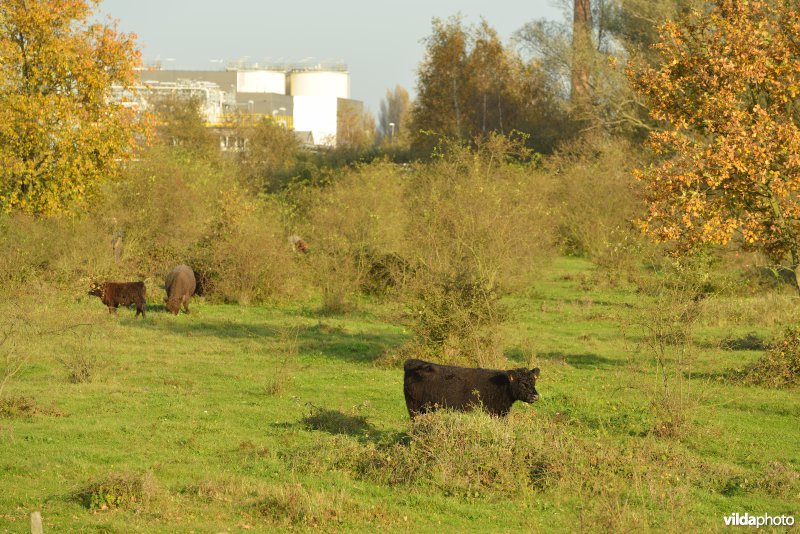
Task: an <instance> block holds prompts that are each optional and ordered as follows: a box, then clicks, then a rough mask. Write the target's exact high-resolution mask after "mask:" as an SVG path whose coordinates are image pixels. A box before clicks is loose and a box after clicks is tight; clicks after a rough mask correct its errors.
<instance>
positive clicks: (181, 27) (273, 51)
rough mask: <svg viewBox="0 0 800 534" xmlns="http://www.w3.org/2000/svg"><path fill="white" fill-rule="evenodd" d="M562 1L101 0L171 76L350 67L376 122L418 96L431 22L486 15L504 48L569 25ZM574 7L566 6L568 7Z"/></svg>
mask: <svg viewBox="0 0 800 534" xmlns="http://www.w3.org/2000/svg"><path fill="white" fill-rule="evenodd" d="M564 3H565V2H564V1H563V0H526V1H522V0H490V1H488V0H405V1H403V2H391V3H390V2H378V1H375V0H372V1H366V0H338V1H320V0H305V1H297V0H284V1H282V2H265V1H264V0H229V1H227V2H226V1H224V0H223V1H220V0H137V1H135V2H133V1H131V0H104V1H103V2H102V3H101V4H100V7H99V9H98V13H99V14H101V15H108V16H110V17H112V18H113V19H115V20H117V21H118V24H119V29H120V30H121V31H124V32H126V33H128V32H133V33H135V34H136V35H137V36H138V39H137V42H138V44H139V47H140V48H141V50H142V55H143V58H144V60H145V62H152V61H155V60H160V61H161V64H162V65H163V66H164V68H168V69H221V68H223V67H224V66H225V65H226V64H227V63H229V62H231V61H237V60H243V61H245V62H247V63H251V64H252V63H259V64H262V65H265V64H275V63H279V64H284V63H285V64H289V65H295V64H304V65H316V64H320V63H322V64H330V63H344V64H346V65H347V67H348V70H349V72H350V97H351V98H353V99H355V100H360V101H362V102H364V104H365V105H366V107H367V108H368V109H370V111H372V113H373V115H374V116H375V118H376V119H377V118H378V110H379V105H380V102H381V101H382V100H383V99H384V97H385V95H386V91H387V90H388V89H393V88H394V87H395V86H396V85H400V86H402V87H404V88H405V89H406V90H408V91H409V93H411V96H412V98H413V96H414V94H415V86H416V71H417V68H418V66H419V64H420V62H421V61H422V59H423V58H424V54H425V45H424V43H423V39H425V38H426V37H428V36H429V35H430V34H431V28H432V25H431V22H432V20H433V18H434V17H438V18H440V19H447V18H448V17H450V16H452V15H455V14H459V13H460V14H461V16H462V18H463V20H464V22H465V23H467V24H473V23H474V24H477V23H479V22H480V19H481V17H483V18H485V19H486V21H487V22H488V23H489V25H490V26H491V27H493V28H494V29H495V30H496V31H497V32H498V35H499V36H500V38H501V39H502V40H503V42H506V43H507V42H508V40H509V39H510V37H511V34H512V33H514V32H515V31H516V30H518V29H519V28H521V27H522V26H523V25H524V24H526V23H527V22H530V21H532V20H536V19H552V20H563V19H564V16H565V12H564V8H563V7H562V5H563V4H564ZM567 3H568V2H567Z"/></svg>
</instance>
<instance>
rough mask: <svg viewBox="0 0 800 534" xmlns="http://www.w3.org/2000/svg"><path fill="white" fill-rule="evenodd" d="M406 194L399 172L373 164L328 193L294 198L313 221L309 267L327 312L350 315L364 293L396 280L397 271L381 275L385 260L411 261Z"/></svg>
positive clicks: (308, 228) (337, 180)
mask: <svg viewBox="0 0 800 534" xmlns="http://www.w3.org/2000/svg"><path fill="white" fill-rule="evenodd" d="M404 192H405V176H404V173H403V171H401V170H400V168H399V167H397V166H395V165H391V164H387V163H374V164H371V165H364V166H359V167H356V168H355V169H349V170H345V171H342V172H340V173H338V174H336V175H335V176H333V177H332V178H331V181H330V183H329V184H328V185H327V186H325V187H318V188H312V187H307V188H302V189H299V190H297V191H295V192H294V193H293V194H294V200H295V201H296V202H298V204H299V205H300V209H301V210H302V212H303V213H305V214H306V216H307V219H308V222H307V224H306V225H304V228H303V235H304V237H307V239H308V241H309V242H310V243H311V247H312V250H311V252H310V253H309V261H308V263H309V265H310V269H311V271H312V273H313V279H314V283H315V285H316V286H317V287H318V288H319V289H320V291H321V293H322V301H323V310H324V311H328V312H333V313H339V312H343V311H346V310H347V309H349V308H350V307H351V306H352V305H353V303H354V297H355V296H356V295H357V294H358V293H359V292H360V291H361V290H362V288H368V287H369V286H370V285H373V286H374V285H378V284H380V282H381V277H382V276H385V275H386V274H390V273H391V275H392V276H394V267H387V266H385V265H384V266H383V267H385V268H384V269H381V266H380V265H379V264H380V261H382V260H381V259H382V258H390V257H391V258H395V257H396V258H406V257H408V245H407V241H406V236H405V228H406V221H407V219H408V216H409V214H408V212H407V210H406V209H405V203H404V200H403V196H404ZM384 281H385V280H384Z"/></svg>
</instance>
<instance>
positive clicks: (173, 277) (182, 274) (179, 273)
mask: <svg viewBox="0 0 800 534" xmlns="http://www.w3.org/2000/svg"><path fill="white" fill-rule="evenodd" d="M164 289H165V290H166V292H167V296H166V298H165V299H164V301H165V302H166V303H167V311H169V312H170V313H172V314H173V315H178V312H179V311H180V310H181V305H183V310H184V311H185V312H186V313H189V300H190V299H191V298H192V295H194V294H195V290H196V289H197V279H196V278H195V276H194V271H193V270H192V268H191V267H189V266H188V265H178V266H177V267H175V268H174V269H172V270H171V271H170V272H169V274H168V275H167V278H166V279H165V280H164Z"/></svg>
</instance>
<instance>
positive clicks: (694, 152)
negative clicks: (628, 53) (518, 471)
mask: <svg viewBox="0 0 800 534" xmlns="http://www.w3.org/2000/svg"><path fill="white" fill-rule="evenodd" d="M711 4H712V6H711V7H712V8H711V9H710V10H708V11H706V12H700V11H693V12H692V13H691V14H690V15H688V16H686V17H682V18H681V19H679V21H677V22H671V23H668V24H666V25H665V26H664V27H663V29H662V31H661V39H660V41H659V42H658V44H657V47H656V48H657V50H658V52H659V55H660V64H659V65H658V66H656V67H647V66H645V67H643V68H640V69H639V70H637V71H635V72H634V71H632V72H631V76H632V79H633V80H634V82H635V84H636V87H637V89H638V91H639V92H640V93H641V94H642V95H644V96H646V97H647V99H648V100H649V102H650V105H651V106H652V113H653V116H654V117H655V118H656V119H658V120H661V121H667V122H668V124H669V127H668V128H667V129H666V130H665V131H661V132H658V133H653V134H652V135H651V137H650V144H651V146H652V147H653V149H654V150H655V152H656V153H657V154H659V155H661V156H662V157H663V159H662V161H661V162H660V163H658V164H655V165H653V166H650V167H647V168H644V169H641V170H640V171H638V172H637V174H636V175H637V177H638V178H639V179H640V180H641V181H642V182H643V183H644V184H645V186H646V188H647V192H648V194H647V196H648V202H649V212H648V214H647V216H646V217H644V219H643V220H642V221H641V224H642V226H643V227H644V229H645V230H646V231H647V232H649V233H650V234H651V235H653V236H655V237H656V238H658V239H660V240H663V241H668V242H673V243H676V244H678V245H680V246H681V247H683V248H686V249H692V248H695V247H697V246H701V245H703V244H707V243H714V244H726V243H729V242H731V241H732V240H735V242H737V243H740V244H741V245H742V246H744V247H747V248H753V249H757V250H761V251H763V252H765V253H766V254H767V255H768V256H769V257H770V258H772V260H773V261H775V262H781V261H784V260H786V259H788V262H789V265H790V266H791V268H792V269H793V270H794V272H795V275H798V276H797V279H798V282H799V283H800V11H798V8H797V4H796V3H794V2H789V1H777V2H774V1H763V0H750V1H748V2H741V1H738V0H713V2H711ZM798 289H799V290H800V285H798Z"/></svg>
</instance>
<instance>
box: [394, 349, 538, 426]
mask: <svg viewBox="0 0 800 534" xmlns="http://www.w3.org/2000/svg"><path fill="white" fill-rule="evenodd" d="M403 369H404V371H405V376H404V379H403V393H404V394H405V397H406V407H407V408H408V414H409V415H410V416H411V417H412V418H414V417H416V416H417V415H419V414H421V413H427V412H432V411H434V410H437V409H440V408H449V409H452V410H460V411H470V410H473V409H475V408H479V409H480V408H483V409H484V410H485V411H486V412H488V413H490V414H492V415H496V416H504V415H507V414H508V412H509V410H510V409H511V405H512V404H514V401H518V400H519V401H523V402H533V401H536V400H539V393H538V392H537V391H536V378H537V377H538V376H539V368H538V367H537V368H535V369H525V368H519V369H511V370H508V371H501V370H497V369H480V368H478V369H475V368H468V367H456V366H454V365H439V364H436V363H430V362H425V361H422V360H413V359H412V360H406V362H405V365H404V366H403Z"/></svg>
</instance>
